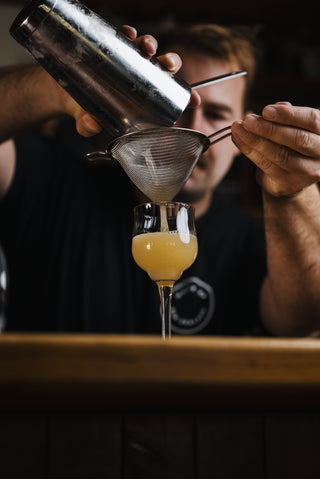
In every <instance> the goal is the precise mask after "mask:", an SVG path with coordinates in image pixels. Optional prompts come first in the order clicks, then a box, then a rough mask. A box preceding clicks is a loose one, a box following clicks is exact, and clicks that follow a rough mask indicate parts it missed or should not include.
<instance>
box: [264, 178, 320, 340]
mask: <svg viewBox="0 0 320 479" xmlns="http://www.w3.org/2000/svg"><path fill="white" fill-rule="evenodd" d="M263 202H264V218H265V229H266V241H267V265H268V276H267V278H266V281H265V283H264V285H263V288H262V294H261V309H262V316H263V320H264V322H265V324H266V326H267V327H268V328H269V330H270V331H272V332H273V333H275V334H277V335H288V336H291V335H307V334H312V333H313V332H314V331H316V330H320V195H319V190H318V187H317V186H316V185H313V186H310V187H308V188H305V189H304V190H303V191H302V192H300V193H299V194H297V195H295V196H294V197H293V198H286V199H283V198H276V197H272V196H271V195H268V194H266V193H263Z"/></svg>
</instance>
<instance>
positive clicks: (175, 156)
mask: <svg viewBox="0 0 320 479" xmlns="http://www.w3.org/2000/svg"><path fill="white" fill-rule="evenodd" d="M203 150H204V144H203V141H202V138H201V136H199V135H197V134H195V132H193V131H188V130H183V129H176V130H175V129H174V128H164V129H161V128H157V129H152V130H144V131H141V132H135V133H134V134H131V135H124V136H121V137H119V138H117V140H116V141H115V142H114V143H113V145H112V148H111V154H112V157H113V158H115V159H116V160H118V161H119V163H120V164H121V166H122V168H123V169H124V170H125V172H126V173H127V175H128V176H129V178H130V179H131V181H132V182H133V183H134V184H135V185H136V186H137V187H138V188H139V189H140V190H141V191H142V192H143V193H144V194H145V195H146V196H147V197H148V198H149V199H150V200H151V201H153V202H155V203H159V202H162V201H171V200H172V199H173V198H174V196H175V195H176V194H177V193H178V192H179V191H180V189H181V188H182V186H183V185H184V183H185V182H186V181H187V179H188V178H189V176H190V174H191V172H192V170H193V168H194V166H195V164H196V162H197V160H198V158H199V156H200V155H201V153H202V151H203Z"/></svg>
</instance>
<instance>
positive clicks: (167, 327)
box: [158, 284, 173, 339]
mask: <svg viewBox="0 0 320 479" xmlns="http://www.w3.org/2000/svg"><path fill="white" fill-rule="evenodd" d="M158 288H159V294H160V301H161V314H162V339H170V338H171V300H172V290H173V284H167V285H164V284H158Z"/></svg>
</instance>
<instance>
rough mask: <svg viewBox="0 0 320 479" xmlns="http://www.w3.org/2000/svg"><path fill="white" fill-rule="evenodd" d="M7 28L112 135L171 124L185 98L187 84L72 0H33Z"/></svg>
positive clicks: (187, 99)
mask: <svg viewBox="0 0 320 479" xmlns="http://www.w3.org/2000/svg"><path fill="white" fill-rule="evenodd" d="M10 33H11V35H12V36H13V37H14V38H15V39H16V40H17V41H18V42H19V43H20V44H21V45H23V46H24V47H25V48H26V49H27V50H28V51H29V52H30V53H31V55H32V56H33V57H34V58H35V59H36V60H37V62H38V63H39V64H41V65H42V67H44V68H45V69H46V70H47V71H48V73H50V74H51V76H52V77H53V78H54V79H55V80H56V81H57V82H58V83H59V84H60V85H61V86H62V87H63V88H64V89H65V90H66V91H67V92H68V93H69V94H70V95H71V96H72V97H73V98H74V99H75V100H76V101H77V102H78V103H79V104H80V105H81V106H82V107H83V108H84V109H85V110H86V111H88V112H89V113H91V114H92V115H94V116H95V117H96V118H97V119H98V121H99V122H100V124H101V125H102V126H103V128H104V129H105V130H106V131H107V132H108V134H109V135H110V136H113V137H117V136H119V135H122V134H124V133H128V132H130V131H135V130H139V129H144V128H148V127H150V126H154V125H164V126H171V125H173V124H174V123H175V121H176V120H177V119H178V118H179V116H180V115H181V113H182V112H183V111H184V109H185V108H186V106H187V104H188V102H189V99H190V95H191V88H190V86H189V85H188V84H187V83H185V82H184V81H182V80H181V79H180V78H179V77H177V76H176V75H173V74H171V73H169V72H167V71H165V70H164V69H162V68H161V66H160V64H159V63H158V62H157V60H156V59H151V60H149V59H146V58H145V57H144V56H143V55H142V54H141V53H140V51H139V50H138V49H137V48H136V46H135V45H134V43H133V42H131V41H130V40H129V39H128V38H127V37H126V36H125V35H123V34H122V33H121V32H119V31H117V29H116V28H115V27H114V26H112V25H111V24H109V23H108V22H106V21H105V20H103V19H102V18H101V17H100V16H99V15H97V14H96V13H94V12H93V11H91V10H90V9H89V8H87V7H86V6H85V5H83V4H81V3H79V2H77V1H76V0H32V1H31V2H29V3H28V4H27V5H26V6H25V7H24V8H23V9H22V10H21V12H20V13H19V14H18V16H17V17H16V19H15V20H14V22H13V24H12V26H11V28H10Z"/></svg>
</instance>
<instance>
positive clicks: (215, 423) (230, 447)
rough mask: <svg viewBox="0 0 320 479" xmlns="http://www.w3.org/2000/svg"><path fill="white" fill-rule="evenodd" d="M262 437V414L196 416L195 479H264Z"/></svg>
mask: <svg viewBox="0 0 320 479" xmlns="http://www.w3.org/2000/svg"><path fill="white" fill-rule="evenodd" d="M263 435H264V434H263V416H262V414H258V413H237V412H229V413H223V412H221V413H213V414H198V415H197V429H196V438H197V439H196V441H197V447H196V455H197V476H196V477H197V479H208V478H211V477H212V478H213V477H214V479H234V478H245V479H264V451H263V448H264V443H263ZM284 477H285V476H283V478H282V479H284ZM288 477H289V476H288Z"/></svg>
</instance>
